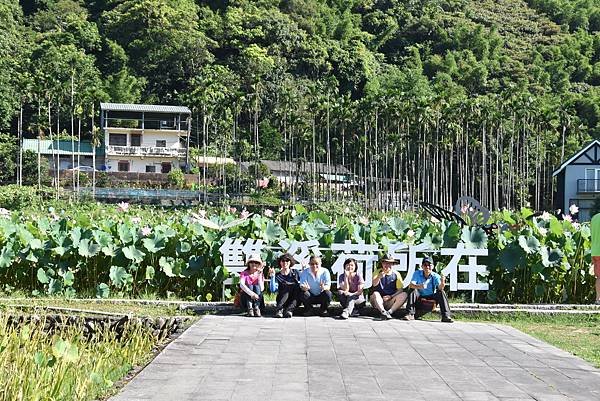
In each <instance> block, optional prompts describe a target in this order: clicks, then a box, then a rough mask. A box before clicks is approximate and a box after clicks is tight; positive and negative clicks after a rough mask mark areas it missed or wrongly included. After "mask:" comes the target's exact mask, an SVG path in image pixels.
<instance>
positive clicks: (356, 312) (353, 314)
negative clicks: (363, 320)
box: [350, 309, 360, 317]
mask: <svg viewBox="0 0 600 401" xmlns="http://www.w3.org/2000/svg"><path fill="white" fill-rule="evenodd" d="M359 316H360V312H359V311H357V310H356V309H355V310H353V311H352V313H351V314H350V317H359Z"/></svg>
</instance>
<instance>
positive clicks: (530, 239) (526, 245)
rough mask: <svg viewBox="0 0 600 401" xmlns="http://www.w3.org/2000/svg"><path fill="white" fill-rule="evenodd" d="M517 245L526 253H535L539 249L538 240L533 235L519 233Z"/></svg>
mask: <svg viewBox="0 0 600 401" xmlns="http://www.w3.org/2000/svg"><path fill="white" fill-rule="evenodd" d="M519 245H520V246H521V248H523V250H524V251H525V252H527V253H536V252H538V251H539V250H540V241H538V239H537V238H536V237H534V236H533V235H527V236H525V235H520V236H519Z"/></svg>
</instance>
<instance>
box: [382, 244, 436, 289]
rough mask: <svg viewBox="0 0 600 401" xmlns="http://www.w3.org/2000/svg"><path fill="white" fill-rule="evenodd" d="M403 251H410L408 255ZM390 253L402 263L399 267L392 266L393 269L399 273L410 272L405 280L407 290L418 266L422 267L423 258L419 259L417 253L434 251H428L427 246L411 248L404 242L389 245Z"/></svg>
mask: <svg viewBox="0 0 600 401" xmlns="http://www.w3.org/2000/svg"><path fill="white" fill-rule="evenodd" d="M403 250H408V254H407V253H406V252H400V251H403ZM388 252H389V254H390V255H391V256H392V257H393V258H394V259H396V260H398V261H399V262H400V263H398V264H397V265H394V266H392V269H394V270H396V271H399V272H400V271H402V272H406V271H407V272H408V273H406V276H405V277H404V280H403V281H404V288H406V287H408V285H409V284H410V281H411V280H412V276H413V274H414V273H415V270H416V269H417V266H420V265H421V261H422V260H423V258H419V257H417V252H420V253H425V252H433V251H432V250H430V249H428V247H427V245H426V244H419V245H413V246H410V247H409V246H407V245H406V244H405V243H403V242H396V243H393V244H390V245H389V247H388Z"/></svg>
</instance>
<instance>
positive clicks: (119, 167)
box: [100, 103, 192, 173]
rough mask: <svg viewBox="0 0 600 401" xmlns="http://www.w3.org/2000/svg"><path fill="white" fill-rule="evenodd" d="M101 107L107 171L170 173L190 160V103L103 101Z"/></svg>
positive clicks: (183, 166)
mask: <svg viewBox="0 0 600 401" xmlns="http://www.w3.org/2000/svg"><path fill="white" fill-rule="evenodd" d="M100 110H101V113H100V125H101V127H102V130H103V132H104V147H105V162H104V164H105V168H106V170H107V171H123V172H137V173H168V172H169V171H171V169H173V168H182V169H184V168H185V166H186V164H188V158H189V154H188V152H187V150H188V144H189V135H190V127H191V114H192V113H191V111H190V109H188V108H187V107H182V106H158V105H147V104H121V103H101V104H100Z"/></svg>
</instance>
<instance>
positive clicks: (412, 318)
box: [401, 313, 415, 321]
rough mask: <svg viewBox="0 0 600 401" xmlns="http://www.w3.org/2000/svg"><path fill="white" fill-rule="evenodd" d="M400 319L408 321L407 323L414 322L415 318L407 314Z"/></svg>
mask: <svg viewBox="0 0 600 401" xmlns="http://www.w3.org/2000/svg"><path fill="white" fill-rule="evenodd" d="M401 319H402V320H408V321H410V320H414V319H415V317H414V316H413V315H411V314H410V313H409V314H408V315H404V316H402V318H401Z"/></svg>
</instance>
